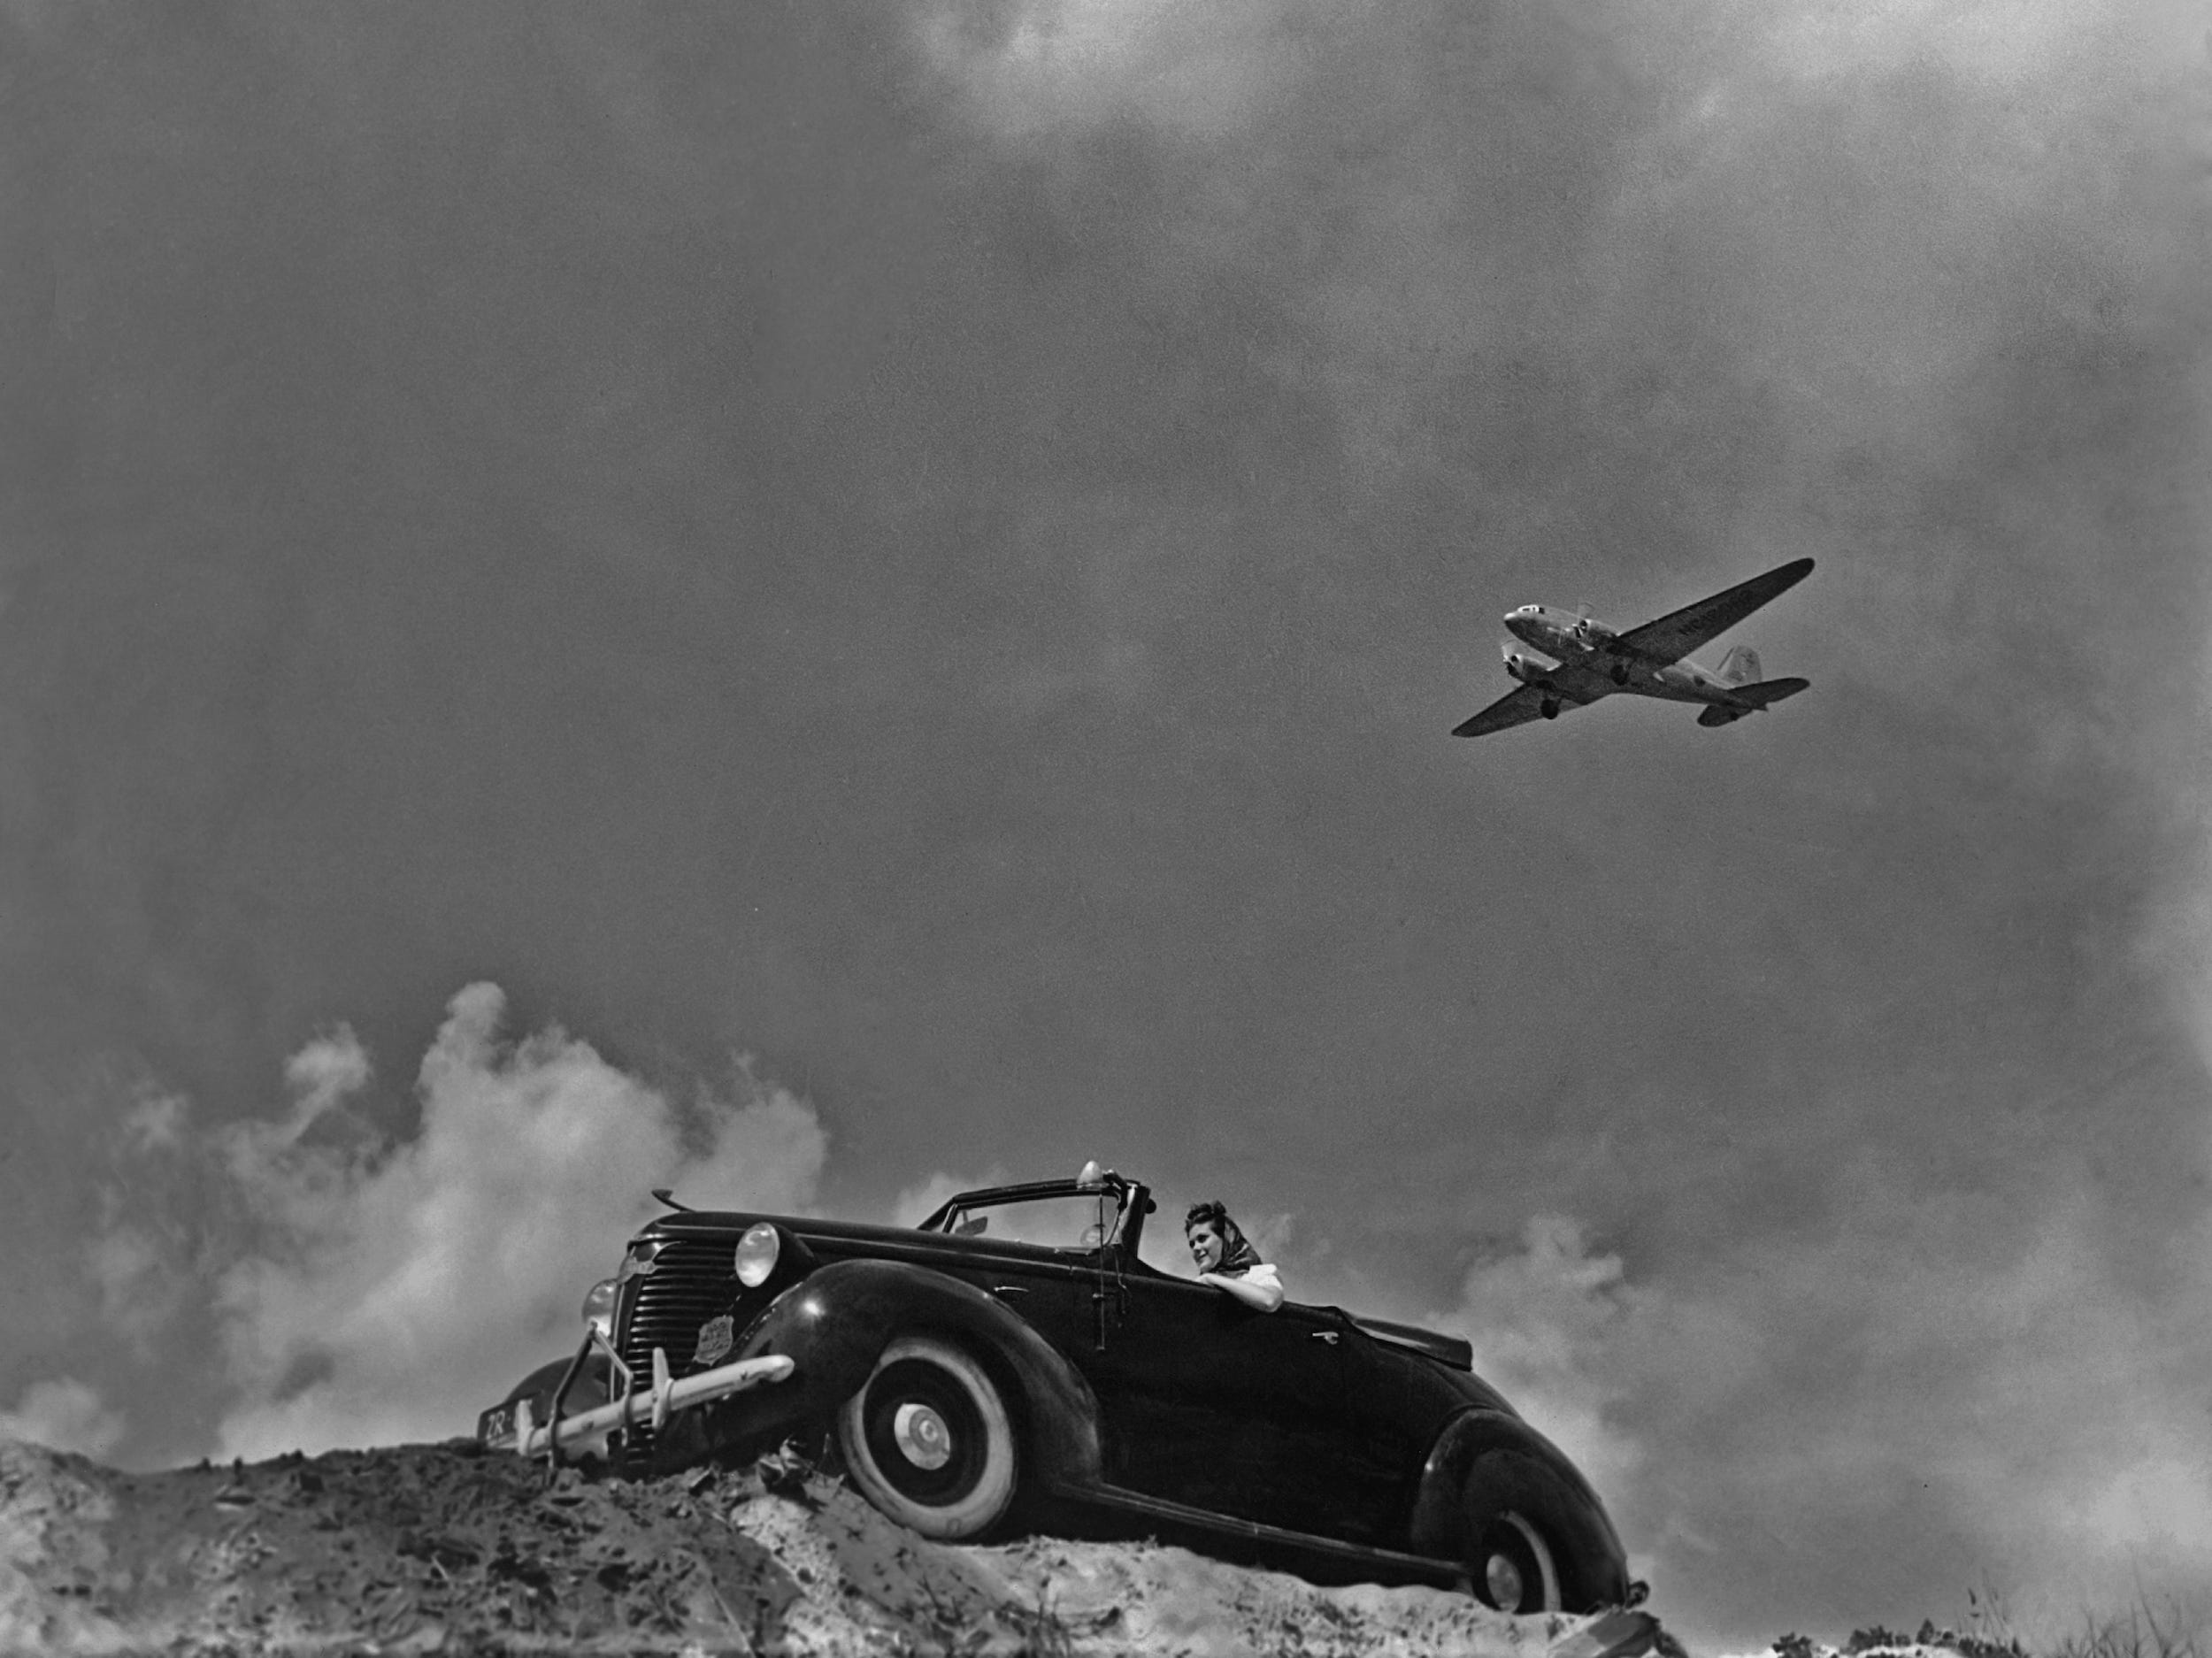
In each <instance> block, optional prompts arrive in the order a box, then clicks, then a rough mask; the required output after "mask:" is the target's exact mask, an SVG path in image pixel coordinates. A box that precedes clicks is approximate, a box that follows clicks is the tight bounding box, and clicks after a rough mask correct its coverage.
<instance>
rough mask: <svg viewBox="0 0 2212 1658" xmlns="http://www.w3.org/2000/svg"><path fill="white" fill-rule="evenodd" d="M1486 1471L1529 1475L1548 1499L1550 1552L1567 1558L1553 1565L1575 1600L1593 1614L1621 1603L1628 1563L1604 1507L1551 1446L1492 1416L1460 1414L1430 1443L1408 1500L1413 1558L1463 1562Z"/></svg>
mask: <svg viewBox="0 0 2212 1658" xmlns="http://www.w3.org/2000/svg"><path fill="white" fill-rule="evenodd" d="M1531 1464H1532V1465H1533V1468H1532V1469H1531V1468H1530V1465H1531ZM1493 1471H1498V1472H1507V1471H1511V1472H1514V1473H1515V1474H1516V1475H1520V1474H1522V1473H1524V1472H1532V1473H1533V1474H1534V1475H1535V1476H1536V1477H1537V1478H1538V1479H1539V1480H1540V1483H1541V1485H1542V1486H1543V1487H1544V1489H1545V1491H1546V1492H1547V1493H1549V1495H1548V1502H1549V1504H1550V1506H1551V1507H1552V1508H1553V1509H1554V1512H1552V1513H1551V1514H1550V1515H1549V1516H1546V1517H1547V1518H1548V1520H1549V1521H1550V1524H1551V1528H1552V1529H1553V1530H1555V1531H1557V1532H1559V1533H1560V1535H1558V1536H1556V1537H1555V1538H1554V1539H1552V1541H1553V1543H1554V1546H1555V1547H1557V1548H1560V1549H1563V1550H1564V1551H1565V1553H1566V1555H1567V1558H1566V1559H1563V1560H1562V1561H1561V1562H1560V1566H1561V1570H1562V1571H1563V1574H1566V1575H1570V1576H1571V1577H1572V1578H1573V1579H1574V1581H1575V1583H1576V1584H1577V1585H1578V1593H1577V1594H1576V1595H1575V1597H1574V1598H1575V1599H1578V1600H1582V1601H1585V1602H1586V1603H1587V1605H1588V1606H1589V1607H1592V1608H1594V1607H1600V1606H1619V1605H1622V1604H1624V1603H1625V1601H1626V1600H1627V1598H1628V1593H1629V1584H1628V1556H1627V1554H1626V1552H1625V1551H1624V1549H1623V1548H1622V1547H1621V1539H1620V1537H1619V1534H1618V1533H1617V1532H1616V1531H1614V1529H1613V1522H1612V1520H1611V1519H1610V1518H1609V1516H1607V1514H1606V1512H1605V1505H1604V1504H1603V1503H1602V1502H1601V1501H1598V1496H1597V1493H1595V1492H1594V1491H1593V1490H1591V1489H1590V1485H1589V1482H1588V1481H1587V1480H1586V1479H1584V1478H1583V1477H1582V1475H1581V1474H1580V1472H1579V1471H1578V1470H1577V1469H1576V1468H1575V1465H1574V1464H1573V1463H1572V1462H1569V1461H1568V1460H1567V1456H1566V1454H1565V1453H1564V1452H1563V1451H1562V1450H1560V1448H1559V1447H1557V1446H1555V1445H1554V1444H1553V1443H1552V1442H1551V1441H1550V1440H1549V1439H1546V1438H1545V1437H1544V1436H1543V1435H1542V1434H1540V1433H1539V1432H1537V1431H1536V1430H1535V1429H1533V1428H1532V1427H1530V1426H1529V1425H1528V1424H1527V1423H1525V1422H1523V1421H1522V1420H1520V1418H1519V1417H1517V1416H1504V1415H1501V1414H1500V1413H1499V1412H1496V1411H1494V1410H1479V1409H1478V1410H1468V1411H1463V1412H1462V1413H1461V1414H1460V1415H1458V1416H1454V1417H1453V1418H1452V1419H1451V1421H1449V1422H1448V1423H1447V1424H1445V1425H1444V1431H1443V1432H1441V1433H1440V1434H1439V1435H1438V1436H1437V1439H1436V1444H1435V1446H1434V1447H1432V1449H1431V1450H1430V1452H1429V1455H1428V1460H1427V1461H1426V1462H1424V1463H1423V1464H1422V1468H1421V1482H1420V1485H1419V1486H1418V1487H1417V1491H1416V1493H1415V1495H1414V1501H1413V1518H1412V1524H1411V1527H1410V1539H1411V1544H1412V1547H1413V1549H1414V1552H1415V1553H1417V1554H1426V1555H1429V1556H1431V1557H1432V1558H1435V1559H1441V1560H1461V1559H1464V1558H1465V1557H1466V1554H1467V1551H1468V1547H1469V1537H1468V1514H1469V1512H1470V1509H1471V1507H1472V1506H1474V1505H1476V1504H1477V1503H1479V1501H1480V1500H1481V1499H1482V1497H1483V1495H1484V1493H1482V1492H1481V1491H1480V1490H1479V1489H1476V1487H1477V1486H1479V1485H1482V1484H1483V1483H1484V1482H1485V1481H1486V1479H1487V1478H1489V1477H1490V1475H1491V1473H1492V1472H1493ZM1531 1517H1532V1518H1534V1517H1536V1516H1531ZM1568 1609H1569V1610H1576V1609H1578V1608H1574V1607H1570V1608H1568Z"/></svg>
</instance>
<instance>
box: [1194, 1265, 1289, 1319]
mask: <svg viewBox="0 0 2212 1658" xmlns="http://www.w3.org/2000/svg"><path fill="white" fill-rule="evenodd" d="M1198 1281H1199V1282H1200V1283H1201V1284H1210V1285H1212V1286H1214V1287H1215V1288H1216V1289H1222V1290H1226V1291H1228V1292H1229V1293H1230V1294H1232V1295H1233V1296H1235V1297H1236V1298H1237V1299H1238V1300H1239V1301H1242V1302H1243V1303H1244V1304H1245V1305H1246V1306H1247V1307H1249V1308H1251V1309H1253V1310H1254V1311H1256V1312H1263V1313H1271V1312H1273V1311H1274V1310H1275V1309H1277V1308H1278V1307H1280V1306H1281V1305H1282V1304H1283V1283H1282V1280H1281V1279H1280V1278H1278V1277H1277V1276H1276V1274H1275V1269H1274V1268H1273V1267H1272V1266H1271V1265H1269V1264H1267V1263H1265V1262H1263V1263H1260V1264H1259V1265H1258V1266H1256V1267H1254V1268H1252V1269H1251V1270H1249V1271H1248V1272H1245V1273H1243V1274H1241V1275H1240V1276H1238V1277H1235V1278H1232V1277H1230V1276H1229V1275H1228V1274H1227V1273H1225V1272H1201V1273H1200V1274H1199V1275H1198Z"/></svg>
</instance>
